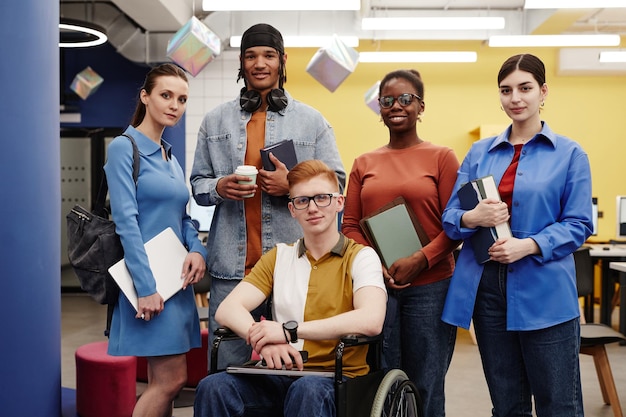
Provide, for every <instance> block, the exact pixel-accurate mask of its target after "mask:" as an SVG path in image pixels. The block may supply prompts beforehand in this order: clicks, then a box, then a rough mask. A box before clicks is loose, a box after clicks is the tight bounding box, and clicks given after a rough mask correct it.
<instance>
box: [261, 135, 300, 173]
mask: <svg viewBox="0 0 626 417" xmlns="http://www.w3.org/2000/svg"><path fill="white" fill-rule="evenodd" d="M270 152H271V153H272V154H273V155H274V156H275V157H276V158H278V160H279V161H280V162H282V163H283V164H285V166H286V167H287V169H289V170H291V168H293V167H295V166H296V164H297V163H298V158H297V157H296V149H295V147H294V146H293V140H291V139H286V140H282V141H280V142H278V143H274V144H273V145H269V146H266V147H265V148H263V149H261V162H262V163H263V169H264V170H266V171H276V167H275V166H274V164H273V163H272V161H270V156H269V153H270Z"/></svg>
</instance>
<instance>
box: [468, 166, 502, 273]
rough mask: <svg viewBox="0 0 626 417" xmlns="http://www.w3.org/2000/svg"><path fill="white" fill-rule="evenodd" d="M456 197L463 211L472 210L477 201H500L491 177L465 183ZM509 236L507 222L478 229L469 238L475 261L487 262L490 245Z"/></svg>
mask: <svg viewBox="0 0 626 417" xmlns="http://www.w3.org/2000/svg"><path fill="white" fill-rule="evenodd" d="M457 196H458V197H459V202H460V203H461V208H462V209H463V210H471V209H473V208H474V207H476V204H478V202H479V201H481V200H484V199H485V198H494V199H496V200H500V193H499V192H498V187H497V186H496V182H495V180H494V178H493V176H492V175H488V176H486V177H482V178H477V179H475V180H472V181H469V182H467V183H466V184H464V185H463V186H462V187H461V188H459V191H457ZM511 236H512V234H511V228H510V227H509V223H508V222H504V223H501V224H499V225H497V226H495V227H479V228H478V229H477V230H476V232H474V234H473V235H472V237H470V241H471V242H472V247H473V248H474V257H475V258H476V261H477V262H478V263H481V264H482V263H485V262H487V261H488V260H489V258H490V256H489V248H490V247H491V245H493V244H494V242H495V241H496V240H497V239H498V238H504V237H511Z"/></svg>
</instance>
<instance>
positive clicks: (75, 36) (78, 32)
mask: <svg viewBox="0 0 626 417" xmlns="http://www.w3.org/2000/svg"><path fill="white" fill-rule="evenodd" d="M59 32H60V33H59V48H86V47H89V46H98V45H102V44H103V43H105V42H106V41H107V39H108V38H107V35H106V31H105V30H104V28H103V27H101V26H98V25H96V24H94V23H91V22H85V21H82V20H74V19H65V18H63V19H61V20H60V23H59Z"/></svg>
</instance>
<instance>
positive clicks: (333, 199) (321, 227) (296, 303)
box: [194, 160, 387, 417]
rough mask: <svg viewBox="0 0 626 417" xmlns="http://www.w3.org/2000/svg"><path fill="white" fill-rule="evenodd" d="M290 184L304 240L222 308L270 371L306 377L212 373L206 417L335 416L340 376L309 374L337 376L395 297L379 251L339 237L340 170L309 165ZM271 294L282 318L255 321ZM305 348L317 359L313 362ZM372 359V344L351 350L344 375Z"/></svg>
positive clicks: (271, 259) (267, 258)
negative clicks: (339, 348) (358, 339)
mask: <svg viewBox="0 0 626 417" xmlns="http://www.w3.org/2000/svg"><path fill="white" fill-rule="evenodd" d="M287 179H288V181H289V193H290V199H289V200H290V202H289V210H290V212H291V215H292V216H293V217H294V218H295V219H296V220H297V221H298V222H299V224H300V226H301V227H302V231H303V235H304V238H302V239H299V240H298V241H296V242H295V243H293V244H282V243H281V244H278V245H277V246H276V247H275V248H273V249H272V250H270V251H269V252H267V253H266V254H265V255H263V257H261V259H260V260H259V262H258V263H257V264H256V266H255V267H254V268H253V269H252V271H251V272H250V274H248V275H247V276H246V277H245V278H244V280H243V281H242V282H241V283H239V284H238V285H237V287H235V289H234V290H233V291H232V292H231V293H230V294H229V295H228V297H227V298H226V299H225V300H224V301H223V302H222V303H221V305H220V306H219V308H218V310H217V313H216V319H217V321H218V322H219V323H220V324H221V325H223V326H226V327H228V328H230V329H231V330H233V331H234V332H235V333H237V334H238V335H239V336H240V337H242V338H244V339H246V341H247V342H248V343H249V344H250V345H251V346H252V348H253V349H254V350H255V351H256V352H257V353H258V354H259V355H260V356H261V357H262V358H263V359H264V360H265V362H266V363H267V366H268V367H270V368H279V369H280V368H283V366H284V368H286V369H298V370H300V371H302V370H305V371H304V372H303V376H302V377H299V378H293V377H290V376H283V375H246V374H233V373H227V372H219V373H215V374H211V375H209V376H207V377H206V378H204V379H203V380H202V381H201V382H200V384H199V385H198V387H197V389H196V399H195V404H194V415H195V416H196V417H209V416H219V417H226V416H281V415H284V416H285V417H291V416H294V417H295V416H298V417H303V416H304V417H306V416H316V417H319V416H334V415H335V395H334V379H333V378H326V377H321V376H306V370H307V369H315V370H327V371H331V370H333V369H334V363H335V362H334V361H335V354H334V350H335V346H336V345H337V342H338V340H339V338H340V337H341V336H344V335H347V334H361V335H365V336H375V335H378V334H379V333H380V332H381V331H382V326H383V321H384V318H385V310H386V300H387V294H386V289H385V285H384V283H383V277H382V267H381V263H380V260H379V258H378V256H377V255H376V253H375V252H374V250H373V249H372V248H370V247H366V246H363V245H360V244H358V243H356V242H354V241H353V240H351V239H348V238H346V237H345V236H343V235H342V234H341V233H339V231H338V227H337V215H338V213H339V212H341V211H342V210H343V206H344V201H345V200H344V196H343V195H341V194H339V185H338V181H337V176H336V174H335V172H334V171H333V170H332V169H330V168H329V167H328V166H326V165H325V164H324V163H323V162H321V161H318V160H309V161H305V162H301V163H299V164H298V165H296V166H295V167H294V168H293V169H292V170H291V171H290V172H289V174H288V176H287ZM269 296H271V297H272V317H273V318H272V320H263V321H260V322H255V321H254V319H253V318H252V316H251V315H250V311H252V310H254V309H255V308H256V307H258V306H259V305H261V304H262V303H263V302H265V300H266V299H267V298H268V297H269ZM300 351H307V352H308V361H307V362H306V363H304V362H303V359H302V356H301V354H300ZM366 355H367V346H356V347H354V348H350V349H347V350H346V351H345V353H344V356H343V364H344V365H343V369H344V375H346V376H347V377H354V376H358V375H364V374H366V373H367V372H368V365H367V363H366ZM283 364H284V365H283Z"/></svg>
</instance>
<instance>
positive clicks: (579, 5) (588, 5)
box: [524, 0, 626, 9]
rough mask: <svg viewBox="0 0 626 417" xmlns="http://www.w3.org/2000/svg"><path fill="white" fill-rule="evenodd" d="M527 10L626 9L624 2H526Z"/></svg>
mask: <svg viewBox="0 0 626 417" xmlns="http://www.w3.org/2000/svg"><path fill="white" fill-rule="evenodd" d="M524 8H525V9H610V8H626V4H624V0H526V1H525V2H524Z"/></svg>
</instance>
